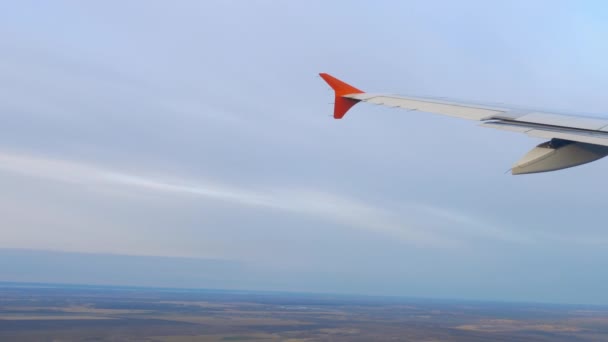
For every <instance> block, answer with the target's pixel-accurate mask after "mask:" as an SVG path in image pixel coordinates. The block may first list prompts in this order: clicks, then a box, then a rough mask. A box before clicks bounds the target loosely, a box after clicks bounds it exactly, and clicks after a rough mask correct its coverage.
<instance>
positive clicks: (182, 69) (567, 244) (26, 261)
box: [0, 0, 608, 304]
mask: <svg viewBox="0 0 608 342" xmlns="http://www.w3.org/2000/svg"><path fill="white" fill-rule="evenodd" d="M607 13H608V5H606V4H605V3H604V2H600V1H587V2H585V1H510V2H502V3H500V2H487V1H458V2H452V1H447V0H445V1H400V2H398V1H377V2H374V3H373V5H371V3H370V2H363V1H361V2H356V1H331V2H330V1H305V2H303V1H298V2H296V1H289V2H287V1H285V2H278V1H179V2H175V3H172V2H168V1H128V2H119V1H97V2H92V1H87V2H81V1H53V2H40V1H15V2H8V1H7V2H4V3H2V4H0V89H1V90H2V91H0V187H1V188H2V191H1V192H0V234H1V235H2V239H0V248H1V249H2V250H1V251H0V281H36V282H38V281H41V282H47V281H48V282H67V283H103V284H117V285H121V284H123V285H152V286H180V287H201V288H229V289H251V290H284V291H307V292H331V293H357V294H379V295H399V296H408V297H433V298H465V299H491V300H505V301H510V300H517V301H533V302H561V303H589V304H608V293H607V292H606V282H608V273H606V266H607V261H606V260H608V229H607V227H606V226H605V222H606V220H607V219H608V214H607V213H608V211H607V210H606V209H607V206H608V203H606V201H605V195H604V189H603V185H605V180H606V175H608V160H600V161H599V162H596V163H592V164H589V165H585V166H582V167H577V168H573V169H568V170H563V171H559V172H554V173H545V174H538V175H525V176H511V175H509V174H505V171H506V170H507V169H509V168H510V167H511V165H512V164H513V162H515V161H516V160H517V159H519V158H520V157H521V156H523V155H524V154H525V153H526V152H527V151H528V150H530V149H531V148H532V147H534V146H535V145H536V144H539V143H541V142H542V141H543V140H540V139H533V138H529V137H527V136H525V135H523V134H515V133H510V132H502V131H495V130H489V129H484V128H481V127H478V124H477V123H475V122H469V121H463V120H458V119H452V118H447V117H440V116H436V115H431V114H426V113H420V112H406V111H403V110H397V109H387V108H382V107H377V106H372V105H368V104H363V103H362V104H359V105H358V106H356V107H354V108H353V109H352V110H351V111H350V112H349V113H348V115H347V116H346V117H345V119H343V120H334V119H333V118H332V117H331V114H332V104H331V103H332V102H333V93H332V91H331V90H330V89H329V87H328V86H327V85H326V84H325V83H324V82H323V80H321V79H320V78H319V77H318V73H319V72H328V73H331V74H333V75H335V76H336V77H338V78H341V79H344V80H345V81H347V82H349V83H351V84H353V85H354V86H356V87H359V88H361V89H362V90H365V91H370V92H374V91H377V92H380V91H383V92H394V93H404V94H426V95H436V96H447V97H453V98H462V99H473V100H480V101H486V102H505V103H511V104H517V105H524V106H532V107H540V108H555V109H558V110H562V111H569V112H586V113H592V114H596V115H601V114H602V113H607V114H608V98H607V97H606V92H607V91H608V63H607V61H608V45H606V39H605V38H606V36H607V34H608V24H607V22H608V21H607V20H606V19H607ZM83 253H86V254H87V255H83ZM143 256H149V257H150V258H144V257H143ZM142 265H144V266H142ZM135 268H138V269H139V271H138V272H134V271H133V269H135Z"/></svg>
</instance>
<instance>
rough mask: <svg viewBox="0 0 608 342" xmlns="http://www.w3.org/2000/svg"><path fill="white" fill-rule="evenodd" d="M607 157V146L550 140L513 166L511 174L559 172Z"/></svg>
mask: <svg viewBox="0 0 608 342" xmlns="http://www.w3.org/2000/svg"><path fill="white" fill-rule="evenodd" d="M606 155H608V146H601V145H594V144H586V143H582V142H576V141H570V140H562V139H551V141H547V142H544V143H542V144H540V145H538V146H536V147H535V148H533V149H532V150H531V151H530V152H528V153H527V154H526V155H525V156H523V158H521V159H520V160H519V161H517V162H516V163H515V165H513V168H512V169H511V173H512V174H514V175H522V174H526V173H537V172H547V171H555V170H561V169H565V168H568V167H572V166H577V165H581V164H585V163H589V162H592V161H594V160H598V159H600V158H603V157H605V156H606Z"/></svg>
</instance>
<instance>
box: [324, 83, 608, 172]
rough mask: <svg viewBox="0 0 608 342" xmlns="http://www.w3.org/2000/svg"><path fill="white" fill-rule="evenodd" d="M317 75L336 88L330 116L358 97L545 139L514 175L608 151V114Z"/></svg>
mask: <svg viewBox="0 0 608 342" xmlns="http://www.w3.org/2000/svg"><path fill="white" fill-rule="evenodd" d="M320 76H321V77H322V78H323V79H324V80H325V81H326V82H327V83H328V84H329V85H330V86H331V87H332V89H333V90H334V92H335V103H334V118H336V119H342V118H343V117H344V115H345V114H346V112H347V111H348V110H349V109H350V108H351V107H352V106H354V105H355V104H357V103H359V102H368V103H373V104H377V105H384V106H388V107H394V108H401V109H405V110H408V111H418V112H427V113H436V114H442V115H447V116H453V117H457V118H462V119H469V120H476V121H481V126H483V127H490V128H497V129H502V130H509V131H514V132H521V133H525V134H527V135H529V136H532V137H538V138H544V139H550V140H549V141H547V142H545V143H542V144H540V145H538V146H536V147H535V148H534V149H532V150H531V151H530V152H528V153H527V154H526V155H525V156H524V157H523V158H522V159H520V160H519V161H517V162H516V163H515V164H514V165H513V168H512V169H511V173H512V174H514V175H519V174H527V173H538V172H547V171H555V170H561V169H565V168H568V167H573V166H577V165H581V164H585V163H589V162H592V161H595V160H598V159H600V158H603V157H605V156H606V155H608V118H606V119H603V118H595V117H585V116H577V115H569V114H558V113H549V112H544V111H537V110H526V109H521V108H517V107H516V106H508V105H503V104H500V105H484V104H477V103H471V102H465V101H457V100H448V99H445V98H432V97H416V96H401V95H391V94H372V93H366V92H363V91H362V90H359V89H357V88H355V87H353V86H351V85H349V84H347V83H344V82H342V81H340V80H339V79H337V78H335V77H333V76H331V75H329V74H326V73H321V74H320Z"/></svg>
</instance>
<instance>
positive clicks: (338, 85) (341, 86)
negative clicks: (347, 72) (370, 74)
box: [319, 72, 364, 119]
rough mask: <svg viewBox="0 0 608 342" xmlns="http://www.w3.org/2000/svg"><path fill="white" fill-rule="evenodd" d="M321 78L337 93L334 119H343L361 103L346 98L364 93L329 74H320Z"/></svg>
mask: <svg viewBox="0 0 608 342" xmlns="http://www.w3.org/2000/svg"><path fill="white" fill-rule="evenodd" d="M319 76H321V78H322V79H323V80H324V81H325V82H327V84H328V85H329V86H330V87H331V88H332V89H333V90H334V92H335V103H334V119H342V118H343V117H344V115H346V112H348V110H349V109H350V108H351V107H352V106H354V105H355V104H357V102H359V100H355V99H350V98H347V97H344V96H345V95H349V94H362V93H364V91H363V90H360V89H358V88H355V87H353V86H351V85H350V84H348V83H346V82H344V81H341V80H339V79H337V78H335V77H333V76H332V75H330V74H328V73H325V72H322V73H319Z"/></svg>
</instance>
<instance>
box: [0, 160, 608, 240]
mask: <svg viewBox="0 0 608 342" xmlns="http://www.w3.org/2000/svg"><path fill="white" fill-rule="evenodd" d="M0 171H4V172H11V173H17V174H21V175H25V176H30V177H36V178H42V179H47V180H51V181H57V182H63V183H66V184H73V185H86V186H87V189H91V188H93V189H97V190H99V191H101V192H107V191H106V190H112V189H115V188H116V187H118V188H119V189H120V190H121V191H120V192H118V193H123V194H124V193H127V194H140V195H145V194H146V193H147V192H151V193H161V194H163V195H165V196H194V197H197V198H202V199H206V200H212V201H220V202H224V203H228V204H231V205H235V206H247V207H257V208H260V209H261V210H267V209H271V210H280V211H284V212H287V213H291V214H294V215H304V216H310V217H315V218H318V219H321V220H325V221H328V222H331V223H334V224H339V225H343V226H347V227H351V228H355V229H362V230H367V231H372V232H376V233H379V234H385V235H389V236H391V237H394V238H398V239H399V240H400V241H402V242H405V243H409V244H414V245H418V246H432V247H458V246H462V244H463V243H465V242H466V240H467V239H468V238H474V239H487V240H495V241H502V242H506V243H516V244H530V243H536V242H538V241H548V240H549V241H555V242H563V241H574V242H578V243H581V244H595V245H597V244H601V243H603V242H604V240H601V241H598V240H597V239H594V238H591V237H581V236H577V237H576V239H574V240H571V239H570V238H568V237H564V236H561V235H559V236H554V235H552V234H546V233H542V234H541V233H534V232H528V233H522V232H521V230H516V229H508V227H502V226H501V225H496V224H495V223H492V222H489V221H487V220H485V219H483V218H480V217H478V216H475V215H468V214H467V213H462V212H459V211H456V210H453V209H449V208H442V207H438V206H432V205H428V204H424V203H416V202H408V203H400V204H398V205H391V204H388V205H377V204H374V203H368V202H365V201H361V200H358V199H356V198H352V197H349V196H345V195H340V194H335V193H328V192H323V191H319V190H315V189H303V188H295V187H287V188H263V189H260V188H256V189H248V188H244V187H237V186H231V185H227V184H223V183H220V182H214V181H209V180H203V179H196V180H185V179H180V178H178V177H173V178H172V179H166V178H158V177H152V176H148V175H136V174H132V173H127V172H121V171H119V170H116V169H113V168H107V167H101V166H97V165H92V164H87V163H83V162H76V161H71V160H64V159H57V158H48V157H40V156H34V155H26V154H19V153H11V152H0ZM113 193H115V192H113Z"/></svg>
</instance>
